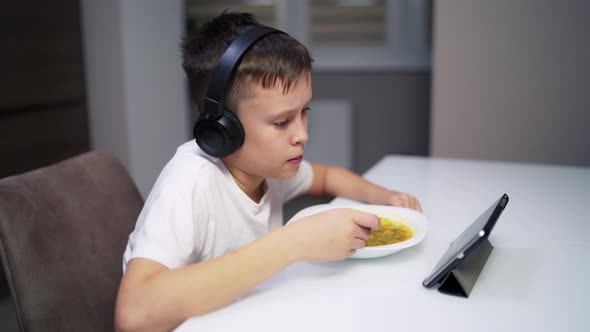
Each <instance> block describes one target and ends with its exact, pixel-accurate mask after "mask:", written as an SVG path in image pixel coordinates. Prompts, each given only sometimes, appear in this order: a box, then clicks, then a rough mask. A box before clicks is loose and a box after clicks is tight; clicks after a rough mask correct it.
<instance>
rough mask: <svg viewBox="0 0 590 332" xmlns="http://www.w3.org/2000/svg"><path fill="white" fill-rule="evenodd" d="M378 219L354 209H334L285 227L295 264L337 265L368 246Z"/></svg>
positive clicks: (378, 222)
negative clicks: (320, 263)
mask: <svg viewBox="0 0 590 332" xmlns="http://www.w3.org/2000/svg"><path fill="white" fill-rule="evenodd" d="M379 227H381V223H380V221H379V218H378V217H377V216H376V215H374V214H371V213H365V212H360V211H357V210H353V209H332V210H328V211H325V212H322V213H318V214H315V215H312V216H309V217H306V218H303V219H301V220H298V221H297V222H294V223H292V224H289V225H287V226H286V227H285V229H284V230H285V231H287V232H288V233H289V236H288V238H289V239H290V240H291V243H290V245H292V247H291V252H292V253H293V254H294V259H295V260H308V261H334V260H341V259H344V258H347V257H349V256H351V255H353V254H354V253H355V252H356V250H357V249H360V248H363V247H364V246H365V241H366V240H367V239H368V238H369V237H370V236H371V230H377V229H379Z"/></svg>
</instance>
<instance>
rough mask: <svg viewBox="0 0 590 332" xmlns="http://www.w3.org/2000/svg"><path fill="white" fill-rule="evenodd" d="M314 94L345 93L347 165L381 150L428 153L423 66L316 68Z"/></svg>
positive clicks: (360, 168) (362, 166) (366, 162)
mask: <svg viewBox="0 0 590 332" xmlns="http://www.w3.org/2000/svg"><path fill="white" fill-rule="evenodd" d="M313 78H314V81H313V97H314V99H345V100H348V101H350V103H351V104H352V109H353V120H352V123H353V124H354V126H353V134H354V135H355V141H354V146H353V156H354V162H353V165H354V167H353V169H354V170H356V171H357V172H361V173H362V172H364V171H366V170H367V169H368V168H369V167H370V166H372V165H373V164H375V163H376V162H377V161H378V160H379V159H381V158H382V157H383V156H384V155H385V154H392V153H393V154H410V155H428V153H429V147H428V144H429V128H430V121H429V120H430V111H429V107H430V73H429V72H426V71H424V72H409V71H408V72H404V71H384V72H317V73H314V76H313Z"/></svg>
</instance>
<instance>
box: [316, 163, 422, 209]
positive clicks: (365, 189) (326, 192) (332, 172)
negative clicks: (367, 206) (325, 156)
mask: <svg viewBox="0 0 590 332" xmlns="http://www.w3.org/2000/svg"><path fill="white" fill-rule="evenodd" d="M311 166H312V168H313V182H312V185H311V188H310V189H309V191H308V194H310V195H315V196H341V197H346V198H350V199H353V200H357V201H363V202H367V203H371V204H381V205H393V206H401V207H407V208H410V209H414V210H417V211H422V207H421V206H420V202H419V201H418V199H417V198H416V197H414V196H412V195H409V194H406V193H402V192H398V191H393V190H389V189H387V188H383V187H381V186H378V185H376V184H374V183H371V182H369V181H367V180H365V179H364V178H362V177H361V176H359V175H358V174H355V173H353V172H351V171H349V170H347V169H345V168H341V167H333V166H328V165H322V164H317V163H311Z"/></svg>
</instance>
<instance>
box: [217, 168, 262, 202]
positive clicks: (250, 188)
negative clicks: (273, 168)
mask: <svg viewBox="0 0 590 332" xmlns="http://www.w3.org/2000/svg"><path fill="white" fill-rule="evenodd" d="M224 164H225V167H226V168H227V169H228V170H229V172H230V174H231V175H232V177H233V178H234V181H236V183H237V185H238V187H240V189H242V191H243V192H244V193H245V194H246V195H248V197H250V199H251V200H253V201H254V202H256V203H259V202H260V200H261V199H262V196H264V192H265V191H266V182H265V181H264V178H263V177H260V176H254V175H251V174H247V173H245V172H243V171H241V170H240V169H238V168H235V167H233V166H232V165H230V164H228V163H226V162H224Z"/></svg>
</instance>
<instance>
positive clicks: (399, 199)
mask: <svg viewBox="0 0 590 332" xmlns="http://www.w3.org/2000/svg"><path fill="white" fill-rule="evenodd" d="M384 201H385V204H387V205H391V206H399V207H404V208H408V209H413V210H416V211H419V212H422V206H421V205H420V202H419V201H418V199H417V198H416V197H414V196H412V195H410V194H406V193H402V192H399V191H393V190H387V193H385V199H384Z"/></svg>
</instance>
